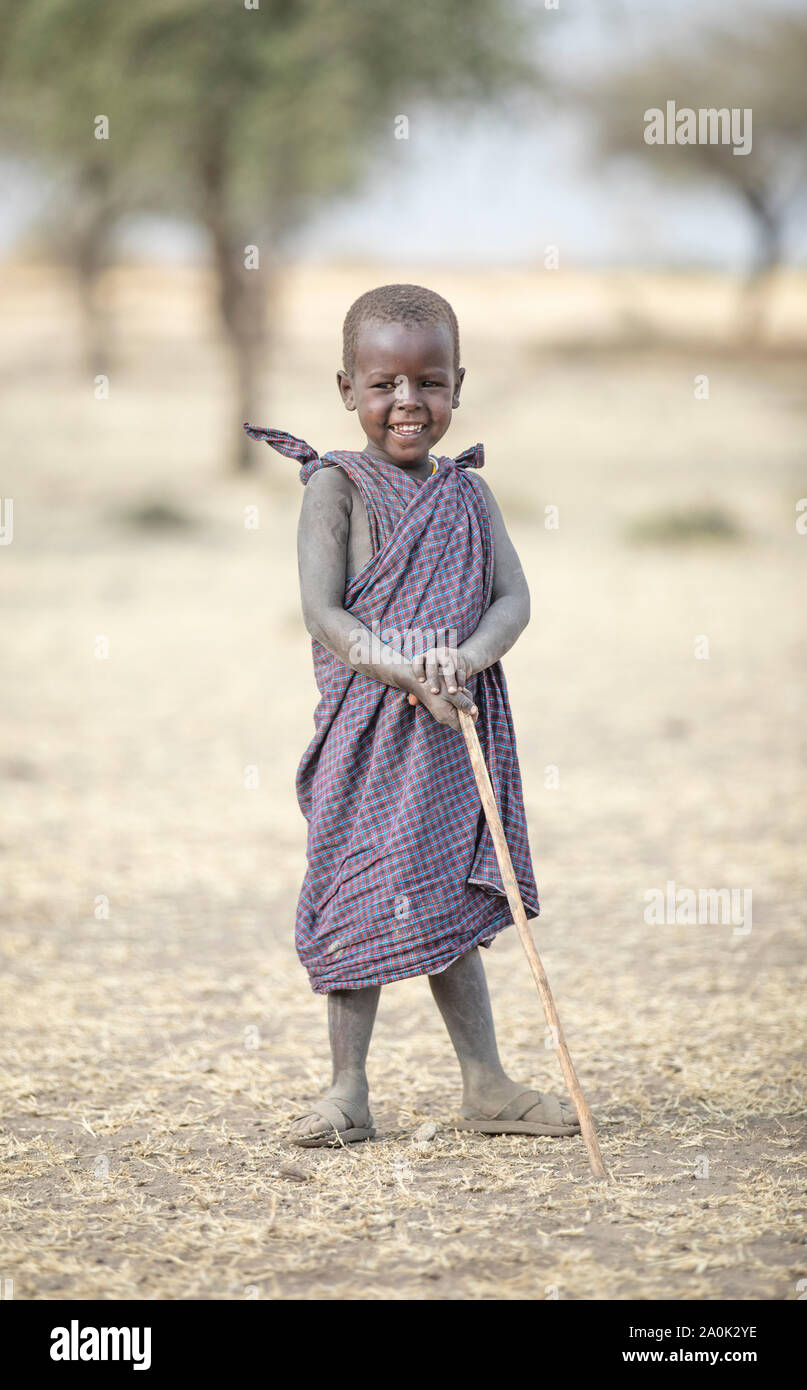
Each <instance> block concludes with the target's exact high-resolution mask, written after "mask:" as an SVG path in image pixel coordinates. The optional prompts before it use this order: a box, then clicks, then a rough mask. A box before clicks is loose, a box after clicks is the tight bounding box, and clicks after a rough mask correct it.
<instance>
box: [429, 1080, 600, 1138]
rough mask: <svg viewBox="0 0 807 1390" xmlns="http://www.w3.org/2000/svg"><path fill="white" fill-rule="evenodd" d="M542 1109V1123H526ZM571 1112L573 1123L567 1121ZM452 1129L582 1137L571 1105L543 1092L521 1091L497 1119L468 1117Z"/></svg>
mask: <svg viewBox="0 0 807 1390" xmlns="http://www.w3.org/2000/svg"><path fill="white" fill-rule="evenodd" d="M526 1098H529V1099H526ZM525 1101H526V1103H525ZM539 1106H540V1108H541V1110H542V1111H543V1116H544V1118H543V1120H525V1119H524V1116H525V1115H527V1114H529V1112H530V1111H531V1110H537V1109H538V1107H539ZM569 1111H571V1113H572V1115H573V1116H574V1118H573V1119H570V1118H569V1117H568V1112H569ZM452 1128H454V1129H470V1130H473V1131H474V1132H475V1133H477V1134H537V1135H548V1136H549V1137H550V1138H553V1139H560V1138H563V1137H564V1136H566V1135H571V1134H579V1133H580V1122H579V1120H578V1119H577V1116H576V1115H575V1114H574V1110H573V1108H572V1106H571V1105H570V1104H569V1102H568V1101H562V1102H561V1101H559V1100H558V1098H557V1096H550V1095H547V1094H546V1092H543V1091H520V1092H519V1094H518V1095H517V1096H513V1099H512V1100H509V1101H508V1102H507V1104H506V1105H503V1106H502V1108H501V1110H497V1111H496V1114H495V1115H490V1116H487V1115H476V1116H471V1115H465V1116H464V1118H463V1119H462V1120H460V1121H455V1122H454V1124H453V1126H452Z"/></svg>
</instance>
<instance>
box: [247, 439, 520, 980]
mask: <svg viewBox="0 0 807 1390" xmlns="http://www.w3.org/2000/svg"><path fill="white" fill-rule="evenodd" d="M244 428H245V429H246V430H247V432H248V433H249V434H250V435H251V437H252V438H253V439H263V440H266V442H267V443H268V444H271V445H272V447H273V448H275V449H278V450H279V451H280V452H281V453H284V454H287V455H288V456H289V457H291V458H296V459H298V460H299V461H300V463H301V465H302V467H301V470H300V477H301V479H302V481H303V482H304V483H305V482H307V481H308V478H309V477H310V476H311V474H312V473H313V472H314V471H315V470H316V469H318V468H341V469H342V470H343V471H344V472H345V473H346V474H347V476H348V477H349V478H350V479H351V481H352V482H353V483H354V484H355V486H356V487H357V488H358V490H359V492H360V493H361V496H362V498H363V500H364V505H365V508H366V511H367V516H368V520H369V523H370V532H371V537H372V544H373V552H374V553H373V558H372V559H371V560H370V562H369V564H367V565H366V566H365V568H364V569H363V570H361V571H360V573H359V574H357V575H354V576H353V577H352V578H351V579H349V580H348V581H347V584H346V588H345V597H344V607H345V609H346V610H347V611H348V612H350V613H353V614H355V616H356V618H357V619H359V620H360V621H361V622H362V623H364V624H365V626H367V627H368V628H371V629H373V624H377V625H378V628H377V629H375V630H378V631H379V632H380V636H381V638H382V640H387V641H394V639H393V638H392V636H391V630H394V631H396V632H398V633H400V634H405V633H407V632H413V631H415V630H421V631H422V630H437V631H439V630H444V629H447V628H454V629H456V632H457V640H458V642H459V643H462V642H463V641H465V640H466V638H467V637H469V636H470V634H471V633H472V632H473V631H474V629H475V628H476V627H477V625H478V623H479V621H480V619H481V617H482V614H483V613H484V612H485V610H486V608H487V607H488V605H489V603H490V597H491V588H492V583H493V538H492V534H491V527H490V518H489V515H488V510H487V505H486V502H485V498H484V494H483V492H482V489H481V488H480V486H479V484H478V482H477V481H476V479H475V478H473V476H472V475H471V474H470V473H469V472H468V471H467V470H468V469H469V468H481V467H482V466H483V463H484V450H483V448H482V445H481V444H477V445H475V446H474V447H473V448H471V449H468V450H466V451H465V452H464V453H462V454H460V455H459V456H458V457H457V458H455V459H451V458H443V457H441V458H440V459H439V461H438V469H437V472H436V473H434V474H433V475H432V476H431V477H430V478H428V479H427V480H426V481H425V482H423V483H421V482H419V481H418V480H417V479H414V478H412V477H410V476H409V475H408V474H407V473H405V472H404V471H403V470H402V469H399V468H396V467H395V466H394V464H387V463H383V462H379V461H377V460H375V459H372V458H371V457H370V456H369V455H367V454H364V453H348V452H343V451H341V450H338V451H335V452H332V453H328V454H325V455H324V456H323V457H322V458H319V457H318V456H317V454H316V452H315V450H313V449H312V448H311V446H310V445H308V444H306V443H305V442H304V441H303V440H300V439H295V438H294V436H293V435H288V434H285V433H283V432H282V431H280V430H262V429H257V428H255V427H253V426H250V425H245V426H244ZM312 648H313V656H314V672H315V676H316V680H317V686H318V688H319V692H320V696H321V698H320V701H319V704H318V705H317V708H316V710H315V712H314V727H315V733H314V737H313V739H312V740H311V743H310V744H309V746H308V748H307V749H306V752H305V753H304V755H303V758H302V761H301V763H300V766H299V769H298V772H297V797H298V801H299V805H300V809H301V810H302V812H303V815H304V816H305V817H306V819H307V820H308V869H307V872H306V875H305V880H304V882H303V886H302V890H301V893H300V899H299V903H298V908H297V923H296V938H295V939H296V946H297V951H298V954H299V956H300V959H301V961H302V963H303V964H304V965H305V967H306V969H307V971H308V975H309V979H310V981H311V986H312V988H313V989H314V991H315V992H316V993H318V994H326V993H328V992H329V991H330V990H334V989H357V988H360V987H361V986H364V985H375V984H387V983H389V982H390V981H392V980H400V979H404V978H405V977H407V976H409V975H422V974H436V973H438V972H439V971H441V970H444V969H445V968H446V966H448V965H450V964H451V962H452V961H454V960H456V959H457V957H458V956H460V955H462V954H463V953H464V952H465V951H467V950H469V949H470V948H471V947H472V946H476V945H488V944H489V943H490V942H491V941H492V940H493V938H494V937H495V936H496V934H497V933H498V932H499V931H500V930H501V929H502V928H503V927H506V926H509V925H510V923H511V921H512V918H511V915H510V910H509V908H508V905H507V900H506V897H505V893H504V886H503V884H502V881H501V876H500V874H499V869H498V865H497V863H496V855H495V851H494V848H493V843H492V841H491V838H490V833H489V831H488V828H487V824H486V822H485V818H484V814H483V812H482V807H481V803H480V800H479V793H478V791H477V788H476V783H475V781H474V776H473V772H472V771H471V766H470V762H469V760H468V754H467V751H466V748H465V742H464V740H463V737H462V734H460V733H458V732H456V731H455V730H454V729H450V728H447V727H446V726H445V725H443V724H438V723H437V721H436V720H435V719H434V718H433V717H432V716H431V715H430V714H429V713H428V711H427V710H426V709H424V707H423V706H422V705H417V706H414V707H413V706H411V705H410V704H409V703H408V701H407V699H406V697H405V696H404V695H403V694H402V692H401V691H399V690H393V689H391V688H390V687H389V686H385V685H381V684H380V683H379V682H377V681H374V680H372V679H371V678H370V677H368V676H363V675H360V674H359V673H358V672H356V671H354V670H352V669H351V668H350V667H348V666H344V665H342V663H341V662H339V661H338V660H337V659H336V657H334V656H332V655H331V653H330V652H328V651H326V650H325V648H324V647H323V646H321V645H320V643H318V642H316V641H314V642H313V643H312ZM469 689H470V690H471V692H472V694H473V697H474V700H475V703H476V705H477V706H478V709H479V719H478V722H477V733H478V735H479V740H480V743H481V745H482V751H483V753H484V755H485V760H486V762H487V766H488V770H489V772H490V779H491V782H492V784H493V789H494V792H495V794H496V800H497V803H498V806H499V811H500V814H501V817H502V822H503V824H504V829H505V833H506V835H507V841H508V845H509V847H510V853H511V856H512V859H513V865H514V868H515V872H516V877H517V879H518V883H519V887H520V889H521V894H522V897H523V899H524V906H525V909H526V913H527V916H528V917H537V916H538V914H539V911H540V907H539V902H538V894H537V890H536V886H535V879H534V877H533V870H532V863H531V859H530V848H529V842H528V838H527V825H526V819H525V814H524V804H523V800H522V791H521V777H520V773H519V767H518V759H517V756H516V744H515V735H514V731H513V722H512V718H511V715H510V706H509V702H508V698H507V687H506V684H505V679H504V672H503V670H502V667H501V664H500V663H499V662H497V663H496V664H495V665H494V666H491V667H489V668H488V670H486V671H483V672H480V673H479V674H478V675H476V676H475V677H473V678H472V679H471V680H470V682H469Z"/></svg>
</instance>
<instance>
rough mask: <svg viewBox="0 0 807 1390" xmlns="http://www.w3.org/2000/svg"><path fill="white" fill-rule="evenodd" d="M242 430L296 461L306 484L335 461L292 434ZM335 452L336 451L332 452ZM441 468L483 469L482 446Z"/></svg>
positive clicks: (442, 460)
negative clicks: (314, 474) (320, 454)
mask: <svg viewBox="0 0 807 1390" xmlns="http://www.w3.org/2000/svg"><path fill="white" fill-rule="evenodd" d="M244 429H245V430H246V432H247V434H248V435H249V437H250V439H257V440H263V442H264V444H269V445H271V447H272V448H273V449H277V451H278V453H280V454H286V455H287V457H288V458H292V459H297V460H298V461H299V463H300V464H301V468H300V481H301V482H302V483H307V482H308V479H309V478H310V477H311V474H312V473H315V472H316V470H317V469H318V468H327V467H329V466H331V465H332V464H333V463H335V462H337V459H336V458H335V457H333V456H332V455H330V454H324V455H323V457H322V458H320V456H319V454H318V453H317V451H316V449H312V447H311V445H310V444H306V442H305V440H304V439H297V437H296V436H295V435H293V434H287V433H286V431H285V430H265V429H261V428H259V427H258V426H257V425H248V424H246V423H245V424H244ZM334 452H336V451H334ZM439 464H440V466H441V467H443V468H445V467H449V468H452V467H456V468H484V466H485V449H484V446H483V445H482V444H472V445H471V447H470V448H469V449H464V450H463V452H462V453H461V454H457V457H456V458H455V459H452V458H440V459H439Z"/></svg>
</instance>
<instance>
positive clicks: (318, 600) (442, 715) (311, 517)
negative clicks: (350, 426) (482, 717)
mask: <svg viewBox="0 0 807 1390" xmlns="http://www.w3.org/2000/svg"><path fill="white" fill-rule="evenodd" d="M352 506H353V496H352V493H351V490H350V487H349V484H348V481H347V479H346V477H345V475H344V474H343V472H342V470H341V469H340V468H322V469H319V470H318V471H317V472H316V473H314V474H313V475H312V476H311V478H309V480H308V483H307V485H306V488H305V492H304V494H303V505H302V509H301V512H300V524H299V527H298V531H297V558H298V564H299V571H300V596H301V598H302V607H303V619H304V621H305V625H306V627H307V628H308V631H309V632H310V633H311V636H312V637H313V638H314V639H315V640H316V641H317V642H319V643H321V645H322V646H323V647H325V648H326V650H327V651H329V652H330V653H331V654H332V655H333V656H335V657H336V659H337V660H338V661H341V662H342V664H343V665H344V666H349V667H351V669H352V670H354V671H358V672H360V673H361V675H364V676H370V677H371V679H372V680H376V681H379V682H380V683H381V684H382V685H389V686H392V687H393V689H397V690H404V691H406V692H407V693H409V694H412V693H414V691H415V690H416V689H417V692H418V696H419V698H420V699H421V700H422V701H423V703H424V704H425V705H426V706H427V708H428V709H429V712H430V713H431V714H433V715H434V717H435V719H437V720H439V722H440V723H441V724H450V725H451V726H452V727H454V728H457V727H459V721H458V719H457V711H456V708H455V706H454V704H453V703H449V701H447V700H445V699H443V698H441V697H440V696H439V695H432V694H430V695H429V697H428V698H425V697H424V694H423V692H422V689H421V687H420V686H418V684H417V682H416V680H415V676H414V673H413V671H412V664H411V662H409V661H406V660H405V659H404V658H403V657H401V655H400V653H398V652H396V651H395V650H394V648H392V647H390V646H388V645H387V644H386V643H384V642H381V640H380V639H379V637H378V634H375V635H373V634H371V632H370V630H369V628H367V627H365V625H364V624H363V623H362V622H360V621H359V619H358V618H357V617H356V616H355V615H354V614H353V613H348V612H347V611H346V610H345V608H344V607H343V602H344V597H345V576H346V573H347V554H348V540H349V537H350V514H351V510H352ZM455 699H456V697H455ZM471 704H472V701H471V699H470V697H468V696H466V697H465V700H464V701H463V708H470V706H471Z"/></svg>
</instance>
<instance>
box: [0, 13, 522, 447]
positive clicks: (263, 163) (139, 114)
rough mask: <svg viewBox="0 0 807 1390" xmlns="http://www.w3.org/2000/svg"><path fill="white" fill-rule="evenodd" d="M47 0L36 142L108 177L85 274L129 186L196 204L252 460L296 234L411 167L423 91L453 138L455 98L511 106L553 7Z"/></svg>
mask: <svg viewBox="0 0 807 1390" xmlns="http://www.w3.org/2000/svg"><path fill="white" fill-rule="evenodd" d="M8 3H9V0H0V4H2V5H3V6H7V5H8ZM248 6H249V7H248ZM30 8H31V10H32V11H34V10H36V11H38V17H37V19H36V21H34V19H33V18H32V17H31V16H30V15H29V16H28V17H27V19H26V18H23V19H21V20H19V21H18V24H17V26H16V29H15V32H14V33H13V34H12V38H13V40H14V42H13V44H12V47H13V49H14V56H13V58H12V59H10V60H9V63H8V71H9V75H12V74H13V76H14V81H15V84H16V85H17V87H18V88H20V89H21V90H22V92H23V95H24V96H25V94H26V93H27V100H28V101H29V103H30V101H31V92H32V84H33V83H38V84H41V88H42V89H43V90H45V91H46V94H47V95H46V99H47V111H46V112H45V111H44V110H43V111H42V112H41V113H37V118H36V121H35V122H34V123H33V126H32V128H31V129H30V130H29V131H28V134H29V136H30V143H31V144H32V145H33V146H34V147H35V148H37V149H41V150H43V151H45V152H46V153H47V154H48V155H50V156H55V157H56V158H57V159H58V158H61V157H63V156H64V157H66V158H67V159H68V160H69V162H70V165H71V168H74V171H75V173H74V177H75V180H76V188H77V189H78V188H79V187H83V188H84V189H85V190H91V191H92V196H91V197H89V198H88V199H87V201H88V210H87V212H86V213H85V214H84V217H85V219H86V221H87V222H88V223H89V224H90V225H89V226H88V227H87V228H86V231H85V232H84V234H83V236H82V238H81V247H82V252H81V257H79V258H77V259H76V265H77V269H79V273H80V274H82V273H84V272H83V271H82V269H81V267H82V266H83V265H84V264H89V263H92V264H93V265H95V266H96V267H97V264H98V247H99V245H100V244H103V242H104V240H105V238H106V235H107V233H108V231H109V226H110V220H111V219H112V218H114V217H115V215H116V212H120V210H121V206H123V205H122V204H121V205H119V204H118V203H117V202H116V200H117V199H118V198H119V197H121V198H123V199H127V200H129V202H128V204H127V205H128V206H131V204H132V202H134V201H136V200H138V199H141V198H142V199H145V200H146V201H150V203H151V204H152V205H155V206H165V207H170V208H171V210H173V211H175V212H180V213H184V214H190V215H191V216H192V217H193V218H195V219H197V220H199V221H200V222H201V223H202V224H203V226H204V227H205V228H206V230H207V233H208V236H209V240H210V245H211V252H212V257H213V264H214V268H215V273H216V279H217V285H218V308H219V312H220V316H221V322H222V325H223V329H224V332H225V335H226V338H227V341H228V342H229V344H230V348H231V353H232V361H233V367H234V375H235V381H236V393H237V410H236V413H235V417H234V419H233V422H232V429H233V438H234V439H235V441H236V444H235V448H236V453H237V462H238V464H239V465H240V466H242V467H249V466H251V465H252V464H253V463H254V462H255V460H256V459H257V458H258V457H259V455H258V453H257V451H256V450H255V449H254V448H253V447H251V446H250V444H249V441H248V440H246V438H245V437H244V436H243V432H242V430H241V422H242V421H243V420H249V419H256V418H257V419H261V418H263V417H264V416H265V415H266V406H265V402H262V401H261V396H260V394H259V380H260V376H261V373H262V370H263V365H264V361H265V350H266V346H267V338H268V328H267V309H268V306H269V304H270V302H271V297H272V293H273V287H274V285H275V283H276V277H277V271H278V267H279V264H280V260H281V257H282V256H283V255H284V254H285V253H287V251H288V248H289V247H290V245H291V242H292V238H293V235H294V233H295V231H296V230H297V229H299V227H300V226H301V225H302V223H303V222H304V221H305V219H306V218H307V217H308V216H309V215H310V214H311V212H312V211H313V210H314V209H315V208H317V207H319V206H320V205H321V204H322V202H323V200H325V199H327V198H328V197H332V196H333V195H335V194H338V193H342V192H344V191H346V190H347V189H349V188H350V187H351V186H353V185H354V184H355V182H356V181H357V180H358V179H359V178H360V177H361V176H362V174H364V173H365V172H366V171H367V169H368V167H369V166H370V165H371V163H372V160H373V159H374V158H378V157H379V155H383V152H384V149H385V146H386V150H387V152H388V156H389V157H388V159H387V161H386V175H385V173H384V172H383V167H382V172H381V173H380V175H379V176H380V177H385V176H386V177H390V178H395V177H396V175H397V172H398V170H399V169H400V167H401V166H400V160H399V159H396V153H399V152H400V145H399V143H398V141H396V138H395V128H394V122H395V118H396V117H397V116H400V115H401V114H405V113H409V114H411V103H412V102H415V101H418V102H433V103H434V107H435V139H439V110H440V107H441V106H442V105H444V104H445V103H446V102H451V103H452V104H460V105H461V104H462V103H463V102H471V101H474V100H485V101H491V102H492V101H496V102H498V103H500V104H501V103H503V102H504V101H505V99H506V96H507V93H508V92H509V91H511V90H515V89H519V88H520V89H522V90H529V88H530V87H531V86H532V85H533V84H534V83H535V81H536V77H537V73H536V67H535V63H534V60H533V57H532V53H533V50H534V48H535V45H536V39H537V37H538V35H537V34H536V26H535V18H536V16H537V15H538V14H539V13H540V14H543V13H544V6H543V4H542V3H540V0H442V3H441V4H439V5H435V4H433V3H432V0H408V3H407V4H401V3H400V0H371V3H366V0H340V3H339V4H335V3H334V0H138V3H137V4H136V5H132V6H126V5H124V4H122V3H121V0H117V2H116V0H39V3H38V5H37V6H32V7H30ZM73 20H75V27H74V28H71V23H72V21H73ZM23 106H24V103H23ZM96 110H97V111H101V112H108V113H109V114H110V120H111V123H112V130H113V133H114V137H115V140H116V141H118V143H117V144H114V143H113V141H110V142H107V143H108V145H109V149H107V150H103V151H99V150H97V149H93V148H92V145H93V144H95V143H96V142H95V141H94V140H93V139H92V132H91V131H90V136H89V137H88V144H89V145H90V148H89V150H85V149H84V146H83V144H82V141H83V139H84V136H85V133H86V132H87V129H88V125H89V123H91V120H92V117H93V116H94V115H95V114H96ZM97 143H98V144H102V142H97ZM104 154H106V155H107V156H109V155H110V154H112V155H113V159H112V160H110V159H109V158H108V157H107V159H106V162H105V161H104V157H103V156H104ZM113 162H114V168H112V167H111V165H112V164H113ZM93 209H95V211H93ZM405 215H406V210H405V209H402V216H405ZM411 215H413V216H414V215H417V213H416V212H414V211H413V212H412V214H411ZM249 247H255V248H257V252H258V257H259V266H256V257H255V255H254V253H248V250H247V248H249ZM82 258H83V259H82Z"/></svg>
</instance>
